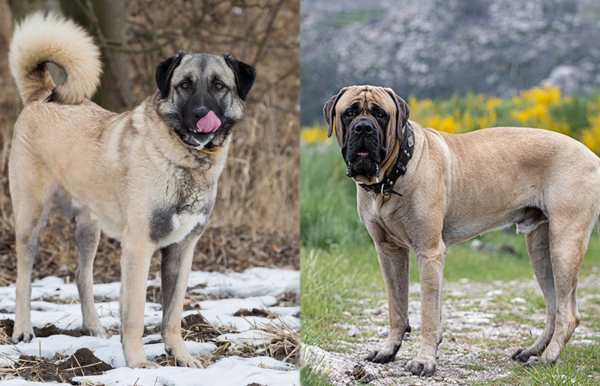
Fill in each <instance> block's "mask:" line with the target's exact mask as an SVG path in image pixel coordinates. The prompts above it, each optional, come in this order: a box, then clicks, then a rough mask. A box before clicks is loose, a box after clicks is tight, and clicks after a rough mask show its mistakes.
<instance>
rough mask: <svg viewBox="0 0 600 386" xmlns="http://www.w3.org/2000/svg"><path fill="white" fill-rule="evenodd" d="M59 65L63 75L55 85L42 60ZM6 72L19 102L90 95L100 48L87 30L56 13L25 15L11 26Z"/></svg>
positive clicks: (76, 100) (64, 100)
mask: <svg viewBox="0 0 600 386" xmlns="http://www.w3.org/2000/svg"><path fill="white" fill-rule="evenodd" d="M47 62H52V63H55V64H56V65H58V66H59V67H61V68H62V69H63V70H64V71H65V73H66V75H67V77H66V80H65V82H64V84H62V85H59V86H55V84H54V82H53V81H52V78H51V77H50V74H49V73H48V70H47V69H46V63H47ZM9 63H10V72H11V73H12V75H13V77H14V78H15V80H16V82H17V87H18V89H19V94H20V95H21V99H22V100H23V104H28V103H31V102H34V101H38V100H41V99H43V98H46V97H48V95H49V93H50V92H52V94H50V100H52V101H56V102H60V103H64V104H79V103H81V102H83V101H84V100H85V98H91V97H92V95H94V92H95V91H96V88H97V87H98V85H99V83H100V74H101V72H102V70H101V64H100V51H99V50H98V47H96V45H95V44H94V41H93V40H92V38H91V36H90V35H88V33H87V32H86V31H85V30H84V29H83V28H81V27H80V26H78V25H77V24H75V23H74V22H72V21H71V20H67V19H65V18H63V17H61V16H58V15H56V14H47V15H44V14H43V13H42V12H38V13H34V14H32V15H29V16H28V17H27V18H26V19H25V20H23V22H21V23H20V24H19V25H18V26H17V28H16V29H15V33H14V35H13V39H12V42H11V44H10V52H9Z"/></svg>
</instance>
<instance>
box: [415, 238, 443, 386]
mask: <svg viewBox="0 0 600 386" xmlns="http://www.w3.org/2000/svg"><path fill="white" fill-rule="evenodd" d="M435 244H437V245H435ZM415 255H416V257H417V263H418V264H419V277H420V280H421V334H422V335H421V349H420V350H419V354H418V355H417V357H416V358H415V359H413V360H411V361H408V362H407V363H406V371H410V372H411V373H413V374H414V375H420V376H423V375H426V376H431V375H433V374H434V373H435V366H436V359H435V356H436V353H437V348H438V345H439V344H440V342H441V338H442V333H441V332H442V331H441V318H442V282H443V276H444V258H445V256H446V246H445V245H444V242H443V241H442V240H441V238H440V239H439V241H437V242H436V243H433V245H432V246H431V247H425V248H416V250H415Z"/></svg>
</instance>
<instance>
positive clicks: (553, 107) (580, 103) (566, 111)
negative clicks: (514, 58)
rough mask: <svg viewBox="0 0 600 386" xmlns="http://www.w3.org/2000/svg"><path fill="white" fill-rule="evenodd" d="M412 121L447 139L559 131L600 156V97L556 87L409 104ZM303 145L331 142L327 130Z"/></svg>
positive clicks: (309, 134)
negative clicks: (495, 130) (494, 130)
mask: <svg viewBox="0 0 600 386" xmlns="http://www.w3.org/2000/svg"><path fill="white" fill-rule="evenodd" d="M408 104H409V105H410V111H411V120H414V121H416V122H419V123H420V124H421V125H422V126H424V127H432V128H434V129H437V130H441V131H445V132H448V133H453V134H455V133H466V132H469V131H473V130H479V129H483V128H486V127H496V126H520V127H536V128H540V129H546V130H552V131H557V132H560V133H563V134H566V135H569V136H571V137H573V138H575V139H577V140H580V141H581V142H583V143H584V144H585V145H586V146H587V147H589V148H590V149H591V150H592V151H594V152H595V153H596V154H600V93H595V94H592V95H589V96H578V95H568V96H563V95H561V93H560V90H559V89H558V88H555V87H550V86H545V87H543V88H540V87H534V88H532V89H530V90H523V91H521V92H520V94H519V95H516V96H513V97H511V98H506V99H500V98H497V97H492V96H487V95H482V94H467V95H465V96H462V97H458V96H453V97H452V98H450V99H446V100H432V99H421V100H418V99H417V98H415V97H412V96H411V97H409V98H408ZM301 137H302V140H303V141H304V142H308V143H311V142H322V141H325V140H326V139H327V127H324V126H313V127H307V128H304V129H303V130H302V134H301Z"/></svg>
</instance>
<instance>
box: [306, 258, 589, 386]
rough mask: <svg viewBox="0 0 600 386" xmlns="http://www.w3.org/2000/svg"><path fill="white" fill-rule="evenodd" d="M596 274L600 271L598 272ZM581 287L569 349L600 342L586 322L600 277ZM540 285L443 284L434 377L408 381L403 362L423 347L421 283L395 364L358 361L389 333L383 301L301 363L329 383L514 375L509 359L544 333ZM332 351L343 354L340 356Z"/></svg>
mask: <svg viewBox="0 0 600 386" xmlns="http://www.w3.org/2000/svg"><path fill="white" fill-rule="evenodd" d="M598 271H600V269H599V270H598ZM598 271H596V272H594V273H593V274H591V275H589V276H588V277H586V278H584V279H582V280H581V281H580V283H579V287H578V288H579V291H578V293H579V310H580V313H581V316H582V322H581V324H580V326H579V327H578V328H577V330H576V331H575V334H574V335H573V337H572V338H571V341H570V342H569V344H571V345H581V344H590V343H593V342H594V341H596V342H597V340H598V339H600V331H598V330H594V329H592V328H591V327H590V326H589V323H587V322H586V321H585V317H586V316H590V315H595V316H600V288H599V284H598V283H600V272H598ZM541 296H542V295H541V291H540V290H539V288H538V286H537V282H536V281H535V280H534V279H533V278H532V279H531V280H513V281H510V282H501V281H495V282H491V283H475V282H470V281H468V280H466V279H462V280H460V281H459V282H452V283H449V282H447V283H444V300H443V305H442V307H443V310H442V312H443V342H442V343H441V344H440V347H439V350H438V362H437V370H436V374H435V375H434V376H433V377H430V378H419V377H413V376H411V374H410V373H408V372H405V371H404V364H405V363H406V361H407V360H409V359H412V358H414V357H415V356H416V355H417V352H418V349H419V345H420V336H421V330H420V324H421V323H420V318H421V314H420V301H419V285H418V284H415V285H411V287H410V302H409V319H410V324H411V326H412V331H413V332H412V333H411V334H410V335H407V336H406V337H405V340H404V342H403V344H402V348H401V349H400V351H399V352H398V354H397V356H396V361H395V362H392V363H388V364H384V365H381V364H373V363H371V362H366V361H364V360H363V358H364V357H365V356H366V355H367V353H368V352H369V351H371V350H373V349H375V348H376V347H380V346H382V345H383V344H384V343H385V339H386V337H387V334H388V332H389V324H388V311H387V302H386V301H384V300H383V299H382V301H381V302H379V304H378V305H377V307H376V308H366V306H365V305H366V304H369V303H370V304H373V303H372V301H367V300H362V301H360V300H359V301H358V302H357V306H356V307H354V309H352V310H348V311H347V312H346V313H345V314H346V316H348V317H349V319H350V320H352V323H350V324H340V326H341V327H343V328H345V329H346V330H347V333H348V339H347V341H346V342H340V346H339V347H338V348H337V350H336V352H334V351H325V350H323V349H321V348H319V347H316V346H305V347H304V360H305V362H306V363H310V364H312V366H313V367H316V368H318V369H319V371H320V372H322V373H324V374H326V375H328V376H329V378H330V381H331V382H332V383H333V384H334V385H355V384H357V383H358V381H361V382H362V383H363V384H365V383H368V384H369V385H398V384H410V385H435V384H445V385H448V384H472V383H473V382H475V381H483V380H491V379H498V378H502V377H507V376H510V375H511V374H512V371H511V367H512V366H513V365H512V361H510V360H509V357H510V355H511V354H512V353H513V352H514V351H515V350H516V349H517V348H519V347H523V346H525V345H528V344H531V342H532V341H533V339H535V338H536V337H537V335H538V334H539V333H541V331H542V327H543V323H544V320H545V309H544V303H543V300H542V299H543V298H542V297H541ZM337 351H344V352H343V353H342V352H337Z"/></svg>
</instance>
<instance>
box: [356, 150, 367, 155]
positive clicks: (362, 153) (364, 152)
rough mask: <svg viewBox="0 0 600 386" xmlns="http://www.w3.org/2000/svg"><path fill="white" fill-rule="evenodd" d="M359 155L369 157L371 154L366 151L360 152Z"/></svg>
mask: <svg viewBox="0 0 600 386" xmlns="http://www.w3.org/2000/svg"><path fill="white" fill-rule="evenodd" d="M357 154H358V155H369V153H367V152H366V151H359V152H358V153H357Z"/></svg>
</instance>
